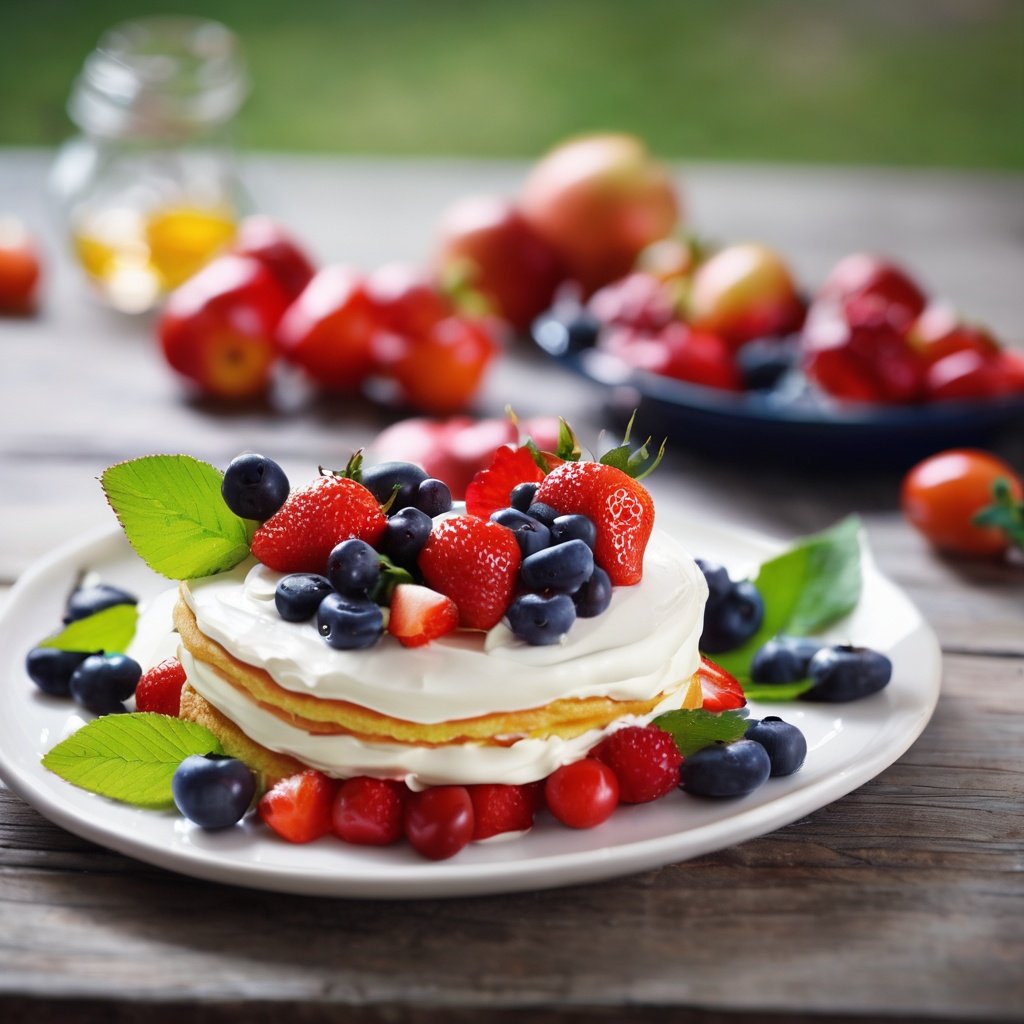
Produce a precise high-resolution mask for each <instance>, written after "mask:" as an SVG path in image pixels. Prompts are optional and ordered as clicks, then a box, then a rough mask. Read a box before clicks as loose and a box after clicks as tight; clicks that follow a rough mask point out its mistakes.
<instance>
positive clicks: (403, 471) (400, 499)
mask: <svg viewBox="0 0 1024 1024" xmlns="http://www.w3.org/2000/svg"><path fill="white" fill-rule="evenodd" d="M426 479H427V472H426V470H424V469H422V468H421V467H420V466H417V465H416V464H415V463H414V462H382V463H381V464H380V465H379V466H371V467H370V468H369V469H364V470H363V481H362V482H363V486H364V487H365V488H366V489H367V490H368V491H369V492H370V493H371V494H372V495H373V496H374V497H375V498H376V499H377V500H378V501H379V502H380V503H381V504H382V505H387V503H388V502H389V501H391V496H392V494H395V488H396V487H397V488H398V493H397V494H395V500H394V501H392V502H391V504H390V505H389V506H388V515H391V514H392V513H393V512H397V511H398V510H399V509H402V508H409V507H410V506H414V505H415V504H416V492H417V491H418V490H419V486H420V484H421V483H423V481H424V480H426Z"/></svg>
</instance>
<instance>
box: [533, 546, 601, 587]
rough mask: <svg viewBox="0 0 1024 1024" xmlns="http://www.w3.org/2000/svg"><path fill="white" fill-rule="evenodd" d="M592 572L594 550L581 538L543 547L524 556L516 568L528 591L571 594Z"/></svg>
mask: <svg viewBox="0 0 1024 1024" xmlns="http://www.w3.org/2000/svg"><path fill="white" fill-rule="evenodd" d="M593 572H594V552H593V551H591V550H590V548H588V547H587V545H586V544H585V543H584V542H583V541H581V540H570V541H566V542H565V543H564V544H557V545H555V546H554V547H551V548H545V549H544V550H543V551H538V552H537V553H536V554H533V555H530V556H529V557H528V558H524V559H523V564H522V568H521V569H520V570H519V574H520V577H521V578H522V581H523V583H524V584H525V585H526V586H528V587H529V588H530V589H531V590H553V591H556V592H558V593H561V594H574V593H575V592H576V591H577V590H579V589H580V587H582V586H583V584H584V583H586V582H587V580H589V579H590V577H591V575H592V574H593Z"/></svg>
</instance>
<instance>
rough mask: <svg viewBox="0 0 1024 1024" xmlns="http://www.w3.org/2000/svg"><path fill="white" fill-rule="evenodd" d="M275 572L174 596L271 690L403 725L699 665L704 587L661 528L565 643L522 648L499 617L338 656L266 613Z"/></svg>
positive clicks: (308, 627)
mask: <svg viewBox="0 0 1024 1024" xmlns="http://www.w3.org/2000/svg"><path fill="white" fill-rule="evenodd" d="M281 576H282V574H281V573H276V572H273V571H271V570H269V569H267V568H266V566H263V565H261V564H259V563H255V564H254V563H253V561H252V560H249V561H247V562H244V563H242V565H240V566H238V567H236V568H235V569H233V570H231V571H230V572H227V573H222V574H220V575H217V576H211V577H207V578H205V579H201V580H191V581H189V582H188V583H187V584H186V585H185V587H184V596H185V600H186V602H187V603H188V605H189V607H190V608H191V610H192V612H193V613H194V614H195V617H196V622H197V624H198V626H199V629H200V630H201V631H202V632H203V633H204V634H205V635H206V636H208V637H210V639H212V640H215V641H216V642H217V643H219V644H220V645H221V646H222V647H223V648H224V649H225V650H227V651H228V652H229V653H230V654H232V655H234V656H235V657H236V658H238V659H239V660H240V661H243V662H246V663H247V664H250V665H255V666H258V667H260V668H263V669H264V670H265V671H266V672H267V673H268V674H269V675H270V677H271V678H272V679H273V680H274V682H276V683H277V684H278V685H279V686H281V687H282V688H284V689H286V690H291V691H293V692H296V693H303V694H313V695H315V696H317V697H320V698H325V699H338V700H346V701H351V702H353V703H355V704H359V705H362V706H364V707H367V708H370V709H372V710H374V711H377V712H379V713H381V714H385V715H390V716H392V717H395V718H402V719H406V720H407V721H412V722H419V723H427V724H432V723H437V722H446V721H452V720H457V719H462V718H472V717H476V716H478V715H484V714H492V713H496V712H502V711H522V710H526V709H529V708H535V707H541V706H543V705H545V704H549V703H551V702H552V701H555V700H559V699H565V698H568V699H573V698H583V697H610V698H611V699H613V700H650V699H651V698H652V697H655V696H657V694H659V693H662V692H671V691H674V690H676V689H678V688H679V686H680V685H682V684H683V683H685V682H686V681H687V680H689V678H690V676H692V675H693V673H694V672H696V671H697V668H698V667H699V664H700V659H699V655H698V651H697V642H698V640H699V638H700V632H701V627H702V622H703V610H704V602H705V600H706V597H707V584H706V583H705V581H704V577H703V575H702V573H701V572H700V570H699V569H698V568H697V566H696V564H695V563H694V562H693V560H692V559H691V558H690V557H689V556H688V555H687V554H686V552H685V551H683V549H682V548H681V547H680V546H679V545H678V544H677V543H676V542H675V541H673V540H672V539H671V538H670V537H668V536H667V535H665V534H663V533H660V532H656V533H655V534H654V536H652V538H651V541H650V543H649V544H648V547H647V551H646V553H645V558H644V576H643V580H642V581H641V582H640V583H639V584H637V585H636V586H633V587H616V588H615V590H614V592H613V594H612V601H611V605H610V607H609V608H608V610H607V611H606V612H605V613H604V614H602V615H599V616H597V617H596V618H593V619H579V620H577V622H576V623H575V625H574V626H573V628H572V630H571V631H570V633H569V635H568V637H567V638H566V639H565V641H564V642H563V643H561V644H557V645H553V646H550V647H531V646H529V645H527V644H524V643H522V642H521V641H519V640H517V639H516V637H515V636H514V635H513V634H512V633H511V631H510V630H509V629H508V628H507V627H506V626H504V625H501V624H499V625H498V626H496V627H495V628H494V629H492V630H491V631H490V632H489V633H487V634H484V633H475V632H469V631H462V630H459V631H457V632H456V633H451V634H449V635H448V636H446V637H442V638H440V639H438V640H434V641H432V642H431V643H429V644H426V645H425V646H423V647H419V648H405V647H402V646H401V645H400V644H399V643H398V642H397V641H396V640H395V639H394V638H393V637H391V636H388V635H385V636H384V637H383V638H382V639H381V640H380V642H378V643H377V644H375V645H374V646H373V647H371V648H368V649H366V650H362V651H337V650H334V649H333V648H331V647H328V646H327V644H325V643H324V641H323V639H322V638H321V637H320V635H319V634H318V633H317V630H316V625H315V622H303V623H291V622H285V621H284V620H283V619H282V618H281V617H280V616H279V615H278V614H277V610H276V608H275V606H274V591H275V588H276V586H277V582H278V580H280V579H281ZM206 674H207V675H208V674H209V673H206ZM202 675H203V673H202V671H200V677H202ZM205 685H206V684H205V681H204V679H203V678H199V686H197V687H196V689H197V690H199V692H200V693H202V695H203V696H204V697H207V696H208V695H207V693H206V692H204V687H205ZM214 689H216V690H218V691H219V690H220V687H217V686H215V687H211V692H213V690H214ZM208 699H210V698H209V697H208ZM211 703H214V704H215V705H217V706H218V707H221V705H220V704H218V703H217V701H216V700H212V699H211ZM247 706H250V707H251V702H247ZM221 710H223V711H225V713H228V714H229V715H230V717H231V718H232V719H234V720H235V721H236V722H237V723H238V724H239V726H240V727H241V728H242V729H244V730H245V731H246V732H249V731H250V730H249V728H248V726H247V716H246V715H245V714H244V713H243V712H244V711H245V710H246V709H245V708H244V707H243V708H242V709H240V711H239V713H237V714H236V713H235V712H234V711H232V712H228V711H227V710H226V709H225V708H224V707H221ZM271 717H273V716H271ZM250 735H252V733H250ZM303 735H305V734H303ZM253 738H254V739H259V737H257V736H255V735H253ZM582 739H583V738H582V737H581V740H582ZM261 742H262V741H261ZM573 742H576V741H573ZM267 745H268V746H273V747H274V749H280V748H279V747H277V746H274V744H267ZM505 749H512V748H505ZM297 756H301V757H302V759H303V760H307V759H308V758H307V757H306V755H305V754H301V755H297ZM311 763H312V762H311ZM492 778H493V776H492Z"/></svg>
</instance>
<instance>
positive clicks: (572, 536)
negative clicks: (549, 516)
mask: <svg viewBox="0 0 1024 1024" xmlns="http://www.w3.org/2000/svg"><path fill="white" fill-rule="evenodd" d="M569 540H581V541H583V543H584V544H586V545H587V547H588V548H590V549H591V551H593V549H594V545H595V544H596V543H597V527H596V526H595V525H594V523H593V521H592V520H590V519H588V518H587V517H586V516H558V517H557V518H556V519H555V521H554V522H553V523H552V524H551V543H552V544H564V543H565V542H566V541H569Z"/></svg>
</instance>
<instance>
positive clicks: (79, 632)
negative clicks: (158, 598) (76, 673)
mask: <svg viewBox="0 0 1024 1024" xmlns="http://www.w3.org/2000/svg"><path fill="white" fill-rule="evenodd" d="M138 621H139V611H138V609H137V608H136V607H135V605H133V604H115V605H114V606H113V607H111V608H104V609H103V611H100V612H96V613H95V614H94V615H87V616H86V617H85V618H84V619H77V620H76V621H74V622H70V623H68V625H67V626H65V627H64V628H63V629H62V630H61V631H60V632H59V633H57V634H56V635H55V636H51V637H47V638H46V639H45V640H44V641H43V642H42V643H41V644H40V645H39V646H40V647H55V648H57V650H59V651H90V652H91V651H106V652H107V653H108V654H109V653H117V654H122V653H124V651H126V650H127V649H128V645H129V644H130V643H131V642H132V638H133V637H134V636H135V626H136V624H137V623H138Z"/></svg>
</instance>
